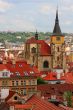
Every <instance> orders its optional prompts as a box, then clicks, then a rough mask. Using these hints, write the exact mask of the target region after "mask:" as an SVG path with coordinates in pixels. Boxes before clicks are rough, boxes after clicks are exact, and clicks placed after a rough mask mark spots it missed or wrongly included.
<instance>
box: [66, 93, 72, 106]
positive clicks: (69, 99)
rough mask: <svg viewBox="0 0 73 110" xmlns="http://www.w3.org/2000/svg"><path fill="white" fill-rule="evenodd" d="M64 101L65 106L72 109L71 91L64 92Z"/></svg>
mask: <svg viewBox="0 0 73 110" xmlns="http://www.w3.org/2000/svg"><path fill="white" fill-rule="evenodd" d="M64 99H65V100H66V101H67V106H68V107H72V92H71V91H66V92H64Z"/></svg>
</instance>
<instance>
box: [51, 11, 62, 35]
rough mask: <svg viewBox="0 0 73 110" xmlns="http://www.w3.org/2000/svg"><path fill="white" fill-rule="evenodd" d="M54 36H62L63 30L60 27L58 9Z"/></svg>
mask: <svg viewBox="0 0 73 110" xmlns="http://www.w3.org/2000/svg"><path fill="white" fill-rule="evenodd" d="M53 35H62V33H61V29H60V26H59V19H58V9H57V11H56V19H55V26H54V30H53Z"/></svg>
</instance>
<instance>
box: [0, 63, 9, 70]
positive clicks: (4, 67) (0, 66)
mask: <svg viewBox="0 0 73 110" xmlns="http://www.w3.org/2000/svg"><path fill="white" fill-rule="evenodd" d="M5 69H6V70H8V68H7V66H6V65H4V64H0V71H2V70H5Z"/></svg>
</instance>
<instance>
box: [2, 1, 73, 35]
mask: <svg viewBox="0 0 73 110" xmlns="http://www.w3.org/2000/svg"><path fill="white" fill-rule="evenodd" d="M57 5H58V10H59V22H60V27H61V30H62V32H71V33H73V0H0V31H8V30H9V31H35V30H36V29H37V30H38V31H42V32H52V31H53V27H54V22H55V14H56V9H57Z"/></svg>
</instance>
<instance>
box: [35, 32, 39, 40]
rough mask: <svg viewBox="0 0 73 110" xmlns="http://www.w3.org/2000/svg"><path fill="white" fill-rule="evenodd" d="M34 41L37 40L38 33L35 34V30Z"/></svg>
mask: <svg viewBox="0 0 73 110" xmlns="http://www.w3.org/2000/svg"><path fill="white" fill-rule="evenodd" d="M35 39H36V40H38V33H37V30H36V33H35Z"/></svg>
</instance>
